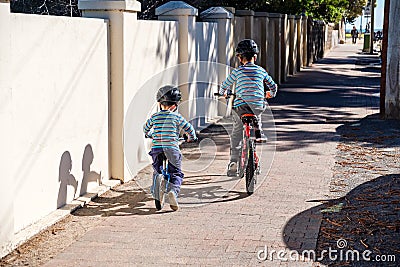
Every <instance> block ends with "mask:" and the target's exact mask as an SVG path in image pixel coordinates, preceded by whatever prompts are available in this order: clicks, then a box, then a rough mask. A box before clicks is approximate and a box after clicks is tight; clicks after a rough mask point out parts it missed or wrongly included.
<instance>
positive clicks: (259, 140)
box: [255, 130, 268, 143]
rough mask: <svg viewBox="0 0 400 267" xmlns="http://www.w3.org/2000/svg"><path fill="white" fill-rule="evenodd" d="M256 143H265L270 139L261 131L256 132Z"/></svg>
mask: <svg viewBox="0 0 400 267" xmlns="http://www.w3.org/2000/svg"><path fill="white" fill-rule="evenodd" d="M255 136H256V142H257V143H265V142H267V141H268V138H267V137H266V136H265V134H264V133H263V132H262V131H261V130H255Z"/></svg>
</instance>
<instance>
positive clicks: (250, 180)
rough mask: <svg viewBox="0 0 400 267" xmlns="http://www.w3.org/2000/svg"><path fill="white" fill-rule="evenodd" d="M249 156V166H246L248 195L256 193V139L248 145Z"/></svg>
mask: <svg viewBox="0 0 400 267" xmlns="http://www.w3.org/2000/svg"><path fill="white" fill-rule="evenodd" d="M247 151H248V156H247V166H246V191H247V194H248V195H251V194H253V193H254V187H255V184H256V175H255V172H256V163H255V157H254V153H255V145H254V141H253V140H250V141H249V147H248V150H247Z"/></svg>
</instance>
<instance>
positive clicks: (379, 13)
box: [346, 0, 385, 31]
mask: <svg viewBox="0 0 400 267" xmlns="http://www.w3.org/2000/svg"><path fill="white" fill-rule="evenodd" d="M376 4H377V6H376V8H375V20H374V21H375V24H374V25H375V26H374V27H375V29H382V28H383V13H384V7H385V0H376ZM370 20H371V18H368V19H367V18H365V17H363V18H362V29H363V31H364V30H365V24H366V22H367V21H370ZM360 23H361V17H358V18H357V20H356V21H355V22H354V23H352V24H347V25H346V28H350V27H351V26H352V25H355V26H356V27H357V29H358V30H360Z"/></svg>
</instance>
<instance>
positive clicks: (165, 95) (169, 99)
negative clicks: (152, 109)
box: [157, 85, 182, 106]
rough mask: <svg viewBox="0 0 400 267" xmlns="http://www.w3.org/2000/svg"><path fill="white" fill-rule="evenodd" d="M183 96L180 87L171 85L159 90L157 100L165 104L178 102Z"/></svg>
mask: <svg viewBox="0 0 400 267" xmlns="http://www.w3.org/2000/svg"><path fill="white" fill-rule="evenodd" d="M181 98H182V95H181V92H180V91H179V89H178V88H176V87H173V86H170V85H167V86H163V87H161V88H160V89H158V92H157V102H160V103H161V104H163V105H168V106H170V105H174V104H178V102H179V101H180V100H181Z"/></svg>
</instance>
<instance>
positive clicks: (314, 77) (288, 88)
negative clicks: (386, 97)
mask: <svg viewBox="0 0 400 267" xmlns="http://www.w3.org/2000/svg"><path fill="white" fill-rule="evenodd" d="M357 60H358V58H357V57H356V56H355V57H347V58H324V59H321V60H320V61H319V62H318V64H326V66H324V65H322V67H321V66H318V67H310V68H306V69H305V71H302V72H299V73H297V74H296V76H292V77H289V79H288V81H287V82H286V83H285V84H283V85H282V86H280V89H279V92H278V94H277V97H276V98H275V99H271V100H270V101H269V103H270V107H271V110H272V111H273V114H274V119H275V124H276V126H277V140H278V141H284V143H285V144H287V145H278V146H277V150H278V151H290V150H293V149H299V148H304V147H308V146H310V145H312V144H314V143H324V142H327V141H331V140H334V139H335V138H336V137H335V134H334V133H332V132H331V131H324V130H323V129H324V125H326V124H341V123H343V122H346V121H354V120H356V119H358V117H359V115H357V114H356V113H354V111H352V110H353V109H354V108H365V109H366V110H371V112H373V111H374V110H377V111H378V110H379V91H380V88H379V85H380V78H379V77H378V75H376V73H374V72H376V69H371V68H369V67H368V66H360V67H359V68H357V71H361V72H362V73H363V75H354V73H352V72H351V71H350V70H351V69H347V68H345V67H342V68H341V69H340V70H341V71H339V72H338V71H336V67H335V65H333V64H355V63H356V61H357ZM347 70H349V71H347ZM368 74H370V75H368ZM304 124H309V125H310V124H312V125H315V126H316V127H317V126H318V125H320V126H321V127H319V128H316V129H318V130H317V131H310V130H306V131H305V130H304V127H303V125H304Z"/></svg>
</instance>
